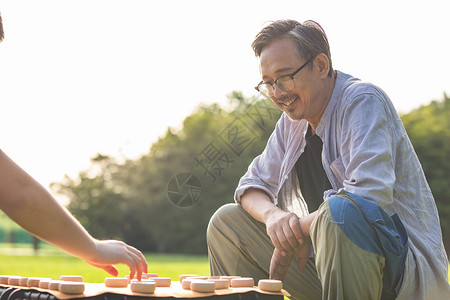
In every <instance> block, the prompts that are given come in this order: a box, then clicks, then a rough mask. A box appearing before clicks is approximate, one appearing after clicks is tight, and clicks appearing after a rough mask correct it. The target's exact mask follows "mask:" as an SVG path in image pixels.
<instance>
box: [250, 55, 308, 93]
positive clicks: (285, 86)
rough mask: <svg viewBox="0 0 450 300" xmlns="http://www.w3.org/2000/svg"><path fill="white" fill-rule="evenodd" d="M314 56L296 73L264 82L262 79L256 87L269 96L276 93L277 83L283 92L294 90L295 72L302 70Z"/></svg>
mask: <svg viewBox="0 0 450 300" xmlns="http://www.w3.org/2000/svg"><path fill="white" fill-rule="evenodd" d="M313 58H314V57H311V58H310V59H309V60H308V61H307V62H305V63H304V64H303V65H302V66H301V67H300V68H298V69H297V70H296V71H295V72H294V73H292V74H286V75H283V76H280V77H278V78H277V79H275V81H273V82H263V81H261V82H260V83H258V85H257V86H256V87H255V89H256V90H257V91H258V92H260V93H261V94H263V95H264V96H266V97H269V98H271V97H273V95H274V94H275V92H274V89H275V87H274V84H276V85H277V86H278V88H279V89H280V90H282V91H283V92H289V91H290V90H292V89H293V88H294V87H295V83H294V76H295V74H297V73H298V72H300V71H301V70H302V69H303V68H304V67H305V66H306V65H307V64H308V63H309V62H310V61H311V60H312V59H313Z"/></svg>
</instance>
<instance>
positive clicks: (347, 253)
mask: <svg viewBox="0 0 450 300" xmlns="http://www.w3.org/2000/svg"><path fill="white" fill-rule="evenodd" d="M252 47H253V50H254V51H255V54H256V56H257V57H259V59H260V71H261V76H262V81H261V82H260V83H259V84H258V85H257V87H256V89H257V90H258V91H260V92H261V93H262V94H263V95H264V96H266V97H268V98H270V99H271V100H272V102H273V103H274V104H275V105H276V106H277V107H278V108H279V109H281V110H282V111H283V112H284V113H283V114H282V116H281V118H280V120H279V121H278V123H277V125H276V128H275V130H274V132H273V133H272V135H271V137H270V139H269V141H268V143H267V146H266V148H265V149H264V152H263V153H262V154H261V155H259V156H258V157H256V158H255V159H254V161H253V162H252V163H251V165H250V166H249V168H248V171H247V173H246V174H245V175H244V176H243V177H242V178H241V180H240V182H239V186H238V188H237V189H236V192H235V201H236V204H228V205H225V206H223V207H221V208H220V209H219V210H218V211H217V212H216V213H215V214H214V215H213V217H212V218H211V220H210V224H209V226H208V233H207V237H208V249H209V258H210V267H211V273H212V275H225V274H227V275H243V276H251V277H254V278H255V279H262V278H267V277H269V276H270V278H273V279H280V280H283V282H284V287H285V289H286V290H287V291H288V292H289V293H291V295H292V296H293V298H295V299H365V300H366V299H450V287H449V284H448V281H447V280H448V279H447V268H448V260H447V256H446V253H445V250H444V247H443V243H442V235H441V229H440V225H439V217H438V214H437V209H436V205H435V202H434V199H433V196H432V194H431V191H430V188H429V186H428V183H427V181H426V179H425V176H424V173H423V171H422V167H421V165H420V162H419V160H418V158H417V156H416V154H415V152H414V149H413V147H412V145H411V143H410V141H409V138H408V136H407V134H406V131H405V129H404V127H403V125H402V123H401V120H400V118H399V116H398V114H397V113H396V111H395V109H394V107H393V105H392V103H391V101H390V100H389V98H388V96H387V95H386V94H385V93H384V92H383V91H382V90H381V89H380V88H378V87H376V86H374V85H372V84H369V83H366V82H363V81H361V80H359V79H357V78H355V77H352V76H350V75H348V74H345V73H343V72H340V71H336V70H334V69H333V67H332V63H331V55H330V48H329V44H328V39H327V37H326V35H325V32H324V31H323V29H322V27H320V25H319V24H317V23H316V22H313V21H307V22H304V23H299V22H296V21H293V20H282V21H276V22H273V23H271V24H270V25H268V26H267V27H265V28H264V29H262V30H261V32H259V33H258V35H257V36H256V39H255V41H254V42H253V44H252Z"/></svg>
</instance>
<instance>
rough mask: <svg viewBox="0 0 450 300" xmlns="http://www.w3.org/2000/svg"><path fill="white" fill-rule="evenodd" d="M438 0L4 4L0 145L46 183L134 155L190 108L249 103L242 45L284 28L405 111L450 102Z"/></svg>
mask: <svg viewBox="0 0 450 300" xmlns="http://www.w3.org/2000/svg"><path fill="white" fill-rule="evenodd" d="M447 3H450V2H448V1H445V0H444V1H435V0H429V1H420V2H419V1H414V0H409V1H392V0H389V1H385V0H378V1H370V2H367V1H345V0H340V1H335V0H330V1H328V0H322V1H299V0H298V1H284V0H271V1H265V0H258V1H246V0H239V1H235V0H227V1H214V0H205V1H195V0H189V1H186V0H179V1H177V0H172V1H170V0H169V1H168V0H164V1H151V0H147V1H143V0H70V1H69V0H39V1H35V0H2V1H1V2H0V12H1V15H2V17H3V23H4V28H5V34H6V38H5V40H4V41H3V43H1V44H0V114H1V115H0V128H1V129H0V141H1V144H0V147H1V149H2V150H3V151H4V152H6V153H7V154H8V155H9V156H10V157H12V158H13V159H14V160H15V161H16V162H17V163H18V164H19V165H21V166H22V167H23V168H24V169H25V170H27V171H28V172H29V173H30V174H31V175H32V176H33V177H34V178H36V179H37V180H38V181H39V182H41V183H42V184H43V185H44V186H46V187H48V184H49V183H50V182H52V181H61V180H62V178H63V176H64V174H68V175H70V176H71V177H75V176H76V175H77V174H78V172H79V171H80V170H84V169H86V168H88V166H89V164H90V158H91V157H93V156H95V154H96V153H98V152H100V153H103V154H109V155H113V156H116V157H119V156H120V155H124V156H125V157H129V158H136V157H138V156H139V155H141V154H143V153H146V152H148V149H149V148H150V146H151V144H152V143H153V142H154V141H155V140H156V139H157V138H158V137H159V136H162V135H163V134H164V133H165V131H166V129H167V127H168V126H172V127H178V126H180V124H181V122H182V120H183V119H184V118H185V117H186V116H187V115H189V114H191V113H192V111H193V110H194V109H195V107H197V106H198V104H199V103H201V102H204V103H211V102H219V103H223V104H225V103H226V101H227V100H226V95H227V94H229V93H230V92H232V91H233V90H240V91H243V92H244V94H245V95H246V96H252V95H254V94H255V91H254V90H253V86H254V85H255V84H256V83H257V82H259V81H260V77H259V71H258V61H257V59H256V58H255V57H254V55H253V53H252V50H251V48H250V44H251V42H252V40H253V38H254V36H255V34H256V33H257V32H258V31H259V30H260V29H261V27H262V26H263V25H264V22H266V21H268V20H276V19H282V18H283V19H286V18H292V19H296V20H298V21H304V20H307V19H312V20H315V21H317V22H319V23H320V24H321V25H322V27H323V28H324V29H325V31H326V32H327V35H328V38H329V41H330V44H331V52H332V59H333V66H334V67H335V68H336V69H338V70H341V71H344V72H346V73H350V74H352V75H354V76H357V77H359V78H362V79H364V80H367V81H371V82H373V83H375V84H377V85H379V86H380V87H382V88H383V89H384V90H385V91H386V92H387V93H388V95H389V96H390V97H391V99H392V101H393V102H394V105H395V106H396V108H397V110H398V111H399V112H408V111H410V110H411V109H413V108H417V107H419V106H420V105H422V104H428V103H429V102H430V101H431V100H433V99H434V100H437V99H442V97H443V93H444V92H447V93H450V75H449V74H450V73H449V70H450V59H449V51H450V30H449V29H450V25H449V24H450V23H449V21H448V12H449V11H450V10H449V6H450V5H449V4H447ZM224 125H226V124H224Z"/></svg>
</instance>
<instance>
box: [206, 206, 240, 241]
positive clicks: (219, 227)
mask: <svg viewBox="0 0 450 300" xmlns="http://www.w3.org/2000/svg"><path fill="white" fill-rule="evenodd" d="M242 211H243V209H242V208H241V207H240V206H239V205H237V204H235V203H228V204H225V205H223V206H221V207H220V208H219V209H217V211H216V212H215V213H214V214H213V215H212V217H211V219H210V220H209V224H208V228H207V230H206V237H207V240H210V238H211V235H214V234H216V233H217V232H218V231H223V227H229V226H230V225H231V224H232V223H233V220H235V219H236V216H237V215H239V214H242Z"/></svg>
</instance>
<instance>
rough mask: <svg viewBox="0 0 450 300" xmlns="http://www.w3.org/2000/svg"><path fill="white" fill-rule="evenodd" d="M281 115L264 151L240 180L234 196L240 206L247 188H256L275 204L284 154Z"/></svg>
mask: <svg viewBox="0 0 450 300" xmlns="http://www.w3.org/2000/svg"><path fill="white" fill-rule="evenodd" d="M284 118H285V115H284V114H283V115H282V117H281V118H280V120H279V121H278V122H277V124H276V127H275V130H274V131H273V132H272V134H271V136H270V138H269V140H268V142H267V145H266V147H265V149H264V151H263V152H262V153H261V154H260V155H259V156H257V157H256V158H255V159H254V160H253V161H252V163H251V164H250V166H249V167H248V170H247V172H246V173H245V174H244V176H243V177H242V178H241V179H240V181H239V184H238V187H237V189H236V191H235V194H234V199H235V201H236V203H238V204H240V200H241V196H242V195H243V194H244V192H245V190H247V189H249V188H258V189H261V190H263V191H264V192H266V193H267V194H268V195H269V197H270V199H271V200H272V202H274V203H275V204H276V203H277V192H278V185H279V174H280V168H281V164H282V160H283V157H284V153H285V146H284V134H285V132H286V128H285V126H286V124H285V123H286V122H285V120H284Z"/></svg>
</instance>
